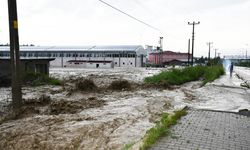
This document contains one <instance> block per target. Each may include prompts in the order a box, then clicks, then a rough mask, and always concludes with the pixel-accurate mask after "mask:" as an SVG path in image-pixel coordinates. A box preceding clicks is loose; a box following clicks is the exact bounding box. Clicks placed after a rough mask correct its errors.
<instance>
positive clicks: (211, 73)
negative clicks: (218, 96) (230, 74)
mask: <svg viewBox="0 0 250 150" xmlns="http://www.w3.org/2000/svg"><path fill="white" fill-rule="evenodd" d="M223 74H225V70H224V68H223V66H221V65H218V66H212V67H206V70H205V74H204V78H205V79H204V80H203V85H205V84H206V83H208V82H212V81H214V80H215V79H217V78H219V77H220V76H221V75H223Z"/></svg>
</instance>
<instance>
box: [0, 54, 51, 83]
mask: <svg viewBox="0 0 250 150" xmlns="http://www.w3.org/2000/svg"><path fill="white" fill-rule="evenodd" d="M53 60H55V59H54V58H42V59H20V62H21V64H20V72H21V75H23V74H24V73H25V72H34V73H43V74H47V75H48V74H49V62H50V61H53ZM0 70H1V71H0V80H3V79H7V80H10V79H11V64H10V59H9V58H0Z"/></svg>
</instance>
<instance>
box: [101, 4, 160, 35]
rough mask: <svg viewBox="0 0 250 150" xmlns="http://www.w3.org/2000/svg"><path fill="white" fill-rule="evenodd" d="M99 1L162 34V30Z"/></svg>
mask: <svg viewBox="0 0 250 150" xmlns="http://www.w3.org/2000/svg"><path fill="white" fill-rule="evenodd" d="M98 1H100V2H102V3H103V4H105V5H107V6H109V7H111V8H113V9H115V10H117V11H119V12H120V13H122V14H124V15H126V16H128V17H130V18H132V19H134V20H136V21H138V22H140V23H142V24H144V25H146V26H148V27H150V28H152V29H154V30H156V31H159V32H162V31H161V30H160V29H158V28H156V27H154V26H152V25H150V24H148V23H146V22H144V21H142V20H140V19H137V18H136V17H134V16H132V15H130V14H128V13H126V12H124V11H122V10H120V9H118V8H116V7H114V6H112V5H111V4H109V3H107V2H105V1H103V0H98Z"/></svg>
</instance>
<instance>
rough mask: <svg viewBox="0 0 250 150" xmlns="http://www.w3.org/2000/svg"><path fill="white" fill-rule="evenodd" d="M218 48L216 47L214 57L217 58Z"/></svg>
mask: <svg viewBox="0 0 250 150" xmlns="http://www.w3.org/2000/svg"><path fill="white" fill-rule="evenodd" d="M217 50H218V49H214V58H216V54H217Z"/></svg>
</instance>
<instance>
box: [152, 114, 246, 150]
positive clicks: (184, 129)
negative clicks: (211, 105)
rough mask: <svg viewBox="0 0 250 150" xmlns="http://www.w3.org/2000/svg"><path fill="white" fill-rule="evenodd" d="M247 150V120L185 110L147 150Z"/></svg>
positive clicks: (232, 115)
mask: <svg viewBox="0 0 250 150" xmlns="http://www.w3.org/2000/svg"><path fill="white" fill-rule="evenodd" d="M178 149H180V150H208V149H210V150H250V117H247V116H243V115H239V114H235V113H228V112H218V111H217V112H216V111H207V110H189V111H188V115H187V116H184V117H182V118H181V120H180V121H179V123H178V124H177V125H175V126H174V127H172V128H171V134H170V135H169V136H166V137H162V138H161V139H159V140H158V142H157V143H156V144H155V145H153V146H152V147H151V150H178Z"/></svg>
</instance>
